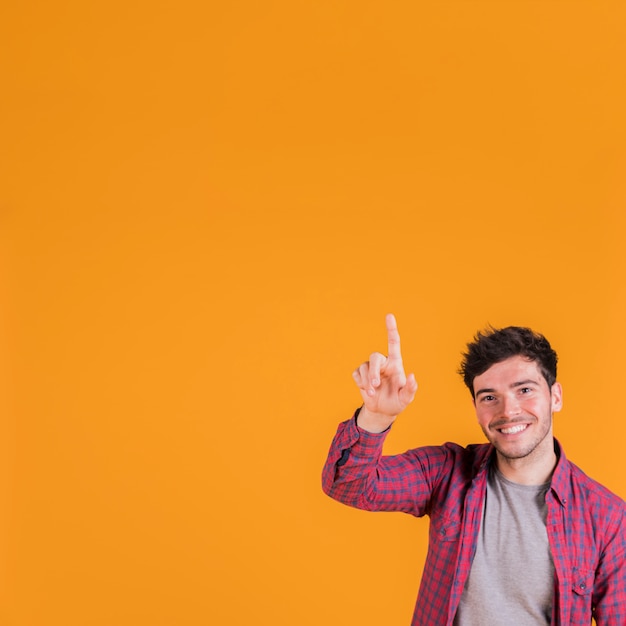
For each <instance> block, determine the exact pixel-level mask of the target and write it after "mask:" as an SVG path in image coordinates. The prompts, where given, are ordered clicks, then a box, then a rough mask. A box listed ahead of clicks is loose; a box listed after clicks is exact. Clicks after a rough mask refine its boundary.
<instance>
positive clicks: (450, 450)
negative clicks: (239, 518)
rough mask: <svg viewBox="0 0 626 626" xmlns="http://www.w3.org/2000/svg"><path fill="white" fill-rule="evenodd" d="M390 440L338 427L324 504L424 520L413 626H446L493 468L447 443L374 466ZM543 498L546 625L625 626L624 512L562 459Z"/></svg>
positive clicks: (478, 452) (487, 458)
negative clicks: (547, 553) (549, 606)
mask: <svg viewBox="0 0 626 626" xmlns="http://www.w3.org/2000/svg"><path fill="white" fill-rule="evenodd" d="M388 432H389V431H388V430H387V431H385V432H384V433H380V434H373V433H369V432H366V431H364V430H361V429H360V428H359V427H358V426H357V425H356V421H355V419H354V418H353V419H351V420H348V421H347V422H343V423H342V424H340V425H339V429H338V431H337V434H336V435H335V438H334V440H333V443H332V446H331V448H330V452H329V455H328V459H327V461H326V464H325V466H324V471H323V475H322V484H323V488H324V491H325V492H326V493H327V494H328V495H329V496H331V497H332V498H334V499H336V500H339V501H340V502H343V503H344V504H348V505H350V506H354V507H356V508H359V509H364V510H367V511H403V512H405V513H410V514H412V515H415V516H417V517H421V516H423V515H428V516H429V517H430V532H429V550H428V556H427V558H426V564H425V566H424V572H423V575H422V582H421V585H420V590H419V594H418V597H417V604H416V606H415V612H414V614H413V621H412V625H413V626H444V625H445V626H451V625H452V623H453V620H454V615H455V613H456V610H457V607H458V606H459V602H460V599H461V594H462V593H463V588H464V586H465V582H466V581H467V578H468V575H469V572H470V568H471V566H472V560H473V557H474V552H475V550H476V543H477V538H478V531H479V528H480V522H481V516H482V510H483V503H484V498H485V493H486V488H487V474H488V467H489V464H490V463H491V461H492V459H493V453H494V450H493V447H492V446H491V445H490V444H476V445H470V446H468V447H466V448H463V447H461V446H459V445H457V444H454V443H446V444H444V445H442V446H430V447H423V448H416V449H414V450H409V451H408V452H405V453H404V454H399V455H396V456H382V447H383V442H384V440H385V437H386V436H387V433H388ZM555 448H556V451H557V455H558V458H559V460H558V463H557V465H556V468H555V470H554V473H553V475H552V480H551V484H550V489H549V490H548V492H547V494H546V502H547V506H548V516H547V521H546V527H547V533H548V540H549V543H550V549H551V552H552V559H553V561H554V567H555V580H554V602H553V615H552V624H554V625H558V626H578V625H580V626H583V625H584V626H589V624H590V623H591V619H592V617H593V618H594V619H595V621H596V624H597V625H598V626H626V504H625V503H624V501H623V500H622V499H621V498H619V497H618V496H616V495H615V494H613V493H611V492H610V491H609V490H608V489H606V488H605V487H603V486H602V485H600V484H599V483H597V482H595V481H594V480H592V479H591V478H589V477H588V476H586V475H585V474H584V473H583V472H582V470H580V469H579V468H578V467H576V465H574V464H573V463H571V462H570V461H568V460H567V459H566V458H565V454H564V453H563V451H562V449H561V447H560V446H559V444H558V443H557V442H555Z"/></svg>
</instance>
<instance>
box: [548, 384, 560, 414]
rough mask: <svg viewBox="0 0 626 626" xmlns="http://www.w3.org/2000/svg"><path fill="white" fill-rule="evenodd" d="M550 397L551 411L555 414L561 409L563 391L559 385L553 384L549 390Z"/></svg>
mask: <svg viewBox="0 0 626 626" xmlns="http://www.w3.org/2000/svg"><path fill="white" fill-rule="evenodd" d="M550 396H551V398H552V411H553V412H554V413H556V412H557V411H560V410H561V408H562V407H563V389H562V388H561V383H554V385H552V389H551V390H550Z"/></svg>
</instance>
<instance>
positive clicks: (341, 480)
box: [322, 416, 448, 517]
mask: <svg viewBox="0 0 626 626" xmlns="http://www.w3.org/2000/svg"><path fill="white" fill-rule="evenodd" d="M388 433H389V429H388V430H386V431H385V432H382V433H370V432H367V431H365V430H362V429H361V428H359V427H358V425H357V423H356V416H355V417H353V418H352V419H351V420H348V421H347V422H343V423H341V424H340V425H339V428H338V430H337V434H336V435H335V438H334V439H333V442H332V444H331V447H330V451H329V453H328V458H327V460H326V464H325V465H324V469H323V472H322V488H323V490H324V492H325V493H326V494H328V495H329V496H330V497H331V498H333V499H335V500H338V501H339V502H342V503H343V504H347V505H349V506H353V507H356V508H358V509H363V510H366V511H402V512H405V513H410V514H412V515H415V516H417V517H421V516H422V515H424V514H426V513H428V512H429V508H430V501H431V497H432V494H433V492H434V489H435V485H436V484H437V482H438V480H439V478H440V476H441V475H442V474H444V473H445V471H446V464H447V461H448V453H447V451H446V450H445V448H444V447H439V446H432V447H424V448H417V449H414V450H409V451H408V452H405V453H404V454H399V455H395V456H383V455H382V449H383V443H384V441H385V439H386V437H387V434H388Z"/></svg>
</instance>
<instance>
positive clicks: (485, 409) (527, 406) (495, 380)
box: [474, 356, 562, 459]
mask: <svg viewBox="0 0 626 626" xmlns="http://www.w3.org/2000/svg"><path fill="white" fill-rule="evenodd" d="M474 395H475V401H474V404H475V407H476V416H477V417H478V423H479V424H480V427H481V428H482V430H483V432H484V433H485V436H486V437H487V439H488V440H489V441H490V442H491V443H492V444H493V446H494V447H495V448H496V450H497V451H498V453H499V454H500V455H501V456H503V457H504V458H507V459H521V458H524V457H528V456H529V455H531V454H533V453H535V454H540V453H546V454H553V453H554V451H553V441H552V413H553V412H554V411H560V410H561V406H562V397H561V385H560V384H559V383H555V384H554V385H552V388H550V387H548V383H547V382H546V379H545V378H544V377H543V375H542V374H541V371H540V370H539V366H538V364H537V363H536V362H535V361H529V360H528V359H526V358H524V357H522V356H514V357H511V358H509V359H506V360H505V361H501V362H500V363H495V364H494V365H492V366H491V367H490V368H489V369H488V370H487V371H486V372H484V373H483V374H481V375H480V376H476V378H474Z"/></svg>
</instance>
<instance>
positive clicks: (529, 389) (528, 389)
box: [519, 387, 532, 394]
mask: <svg viewBox="0 0 626 626" xmlns="http://www.w3.org/2000/svg"><path fill="white" fill-rule="evenodd" d="M519 391H520V393H523V394H527V393H530V392H531V391H532V389H531V388H530V387H522V388H521V389H520V390H519Z"/></svg>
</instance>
